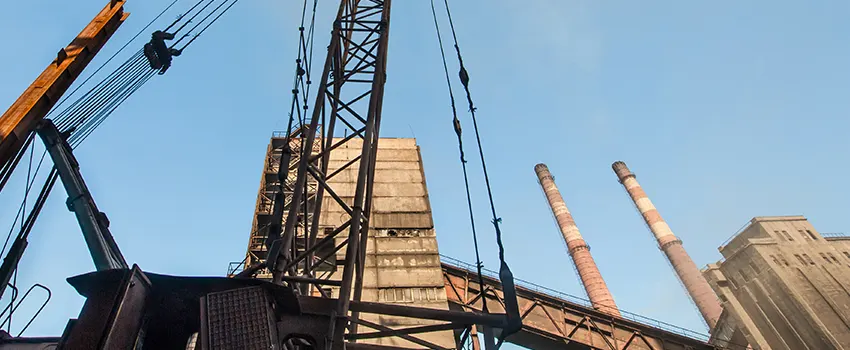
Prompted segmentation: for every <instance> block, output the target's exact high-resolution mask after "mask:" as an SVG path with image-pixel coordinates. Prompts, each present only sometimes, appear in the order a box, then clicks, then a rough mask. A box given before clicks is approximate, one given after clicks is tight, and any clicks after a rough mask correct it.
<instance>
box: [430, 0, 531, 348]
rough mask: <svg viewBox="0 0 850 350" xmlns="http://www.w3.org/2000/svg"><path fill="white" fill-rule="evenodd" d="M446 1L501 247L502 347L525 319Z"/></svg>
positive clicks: (459, 130)
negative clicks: (522, 315)
mask: <svg viewBox="0 0 850 350" xmlns="http://www.w3.org/2000/svg"><path fill="white" fill-rule="evenodd" d="M443 2H444V4H445V6H446V15H447V17H448V22H449V26H450V27H451V30H452V38H453V39H454V47H455V52H457V59H458V65H459V66H460V71H459V72H458V75H459V77H460V82H461V84H463V89H464V91H465V92H466V100H467V102H468V104H469V113H470V115H471V117H472V126H473V129H474V130H475V140H476V143H477V145H478V155H479V158H480V160H481V168H482V171H483V173H484V182H485V184H486V187H487V196H488V198H489V201H490V211H491V213H492V216H493V218H492V220H491V222H492V223H493V227H494V229H495V231H496V244H498V246H499V262H500V267H499V280H500V282H501V284H502V292H503V293H504V296H505V297H504V307H505V312H506V315H507V323H506V324H505V328H503V330H502V333H501V334H500V335H499V342H498V344H497V345H496V347H499V346H501V344H502V342H503V341H504V340H505V337H507V336H508V335H510V334H513V333H515V332H517V331H519V329H520V328H521V327H522V320H521V319H520V315H519V306H518V305H517V300H516V286H515V285H514V281H513V273H511V270H510V267H508V264H507V262H506V261H505V247H504V245H503V244H502V230H501V227H500V225H499V224H500V223H501V222H502V219H501V218H500V217H498V215H496V205H495V203H494V201H493V191H492V187H491V186H490V176H489V174H488V172H487V164H486V162H485V161H484V149H483V147H482V145H481V135H480V132H479V130H478V120H477V118H476V116H475V111H476V108H475V104H474V103H473V102H472V94H471V93H470V90H469V73H468V72H467V70H466V67H465V66H464V64H463V56H462V55H461V53H460V45H459V44H458V40H457V32H456V31H455V26H454V21H453V20H452V14H451V11H450V10H449V2H448V0H443ZM432 11H433V0H432ZM434 12H435V11H434ZM434 17H435V24H436V13H435V14H434ZM437 30H438V32H437V35H438V36H439V35H440V34H439V27H438V29H437ZM440 42H441V50H442V39H440ZM443 62H444V67H446V65H445V60H444V61H443ZM446 69H447V68H446ZM450 93H451V91H450ZM454 125H455V132H456V133H457V134H458V140H459V143H460V137H461V129H460V123H459V121H458V120H457V117H455V119H454ZM461 161H463V159H461ZM464 177H466V174H464ZM481 289H482V291H481V292H482V294H483V287H482V288H481ZM484 305H486V302H485V303H484Z"/></svg>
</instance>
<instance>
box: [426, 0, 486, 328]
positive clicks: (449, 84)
mask: <svg viewBox="0 0 850 350" xmlns="http://www.w3.org/2000/svg"><path fill="white" fill-rule="evenodd" d="M431 14H432V15H433V17H434V28H435V29H436V31H437V41H438V42H439V44H440V56H441V57H442V60H443V70H444V72H445V74H446V86H447V87H448V90H449V99H450V100H451V107H452V126H453V127H454V130H455V134H457V143H458V149H459V151H460V165H461V167H462V168H463V184H464V187H465V190H466V204H467V207H468V209H469V222H470V226H471V227H472V243H473V245H474V247H475V266H476V268H477V269H478V283H479V285H481V286H483V285H484V275H483V273H482V271H481V269H482V268H483V267H484V264H483V263H482V262H481V256H480V254H479V251H478V233H477V232H476V229H475V216H474V212H473V210H472V196H471V194H470V192H469V174H468V172H467V169H466V158H465V155H464V151H463V137H462V134H463V132H462V128H461V125H460V120H459V119H458V118H457V106H456V105H455V96H454V91H453V89H452V80H451V78H450V77H449V65H448V63H447V62H446V51H445V49H444V47H443V37H442V34H441V31H440V24H439V22H438V20H437V10H436V9H435V7H434V0H431ZM482 311H483V312H484V313H487V312H488V310H487V303H483V304H482Z"/></svg>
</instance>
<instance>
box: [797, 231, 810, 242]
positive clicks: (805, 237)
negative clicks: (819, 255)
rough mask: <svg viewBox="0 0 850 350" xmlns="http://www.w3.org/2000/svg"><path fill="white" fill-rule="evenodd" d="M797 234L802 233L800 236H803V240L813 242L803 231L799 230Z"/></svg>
mask: <svg viewBox="0 0 850 350" xmlns="http://www.w3.org/2000/svg"><path fill="white" fill-rule="evenodd" d="M797 232H799V233H800V236H803V239H804V240H807V241H811V240H812V239H811V238H809V235H807V234H806V232H805V231H803V230H797Z"/></svg>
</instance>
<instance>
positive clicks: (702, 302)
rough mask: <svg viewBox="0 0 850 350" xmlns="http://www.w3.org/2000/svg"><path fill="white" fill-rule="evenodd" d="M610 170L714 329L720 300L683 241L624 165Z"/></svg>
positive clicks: (616, 163) (719, 309)
mask: <svg viewBox="0 0 850 350" xmlns="http://www.w3.org/2000/svg"><path fill="white" fill-rule="evenodd" d="M612 168H614V173H616V174H617V179H619V180H620V183H621V184H623V187H625V188H626V191H627V192H628V193H629V196H630V197H632V201H634V203H635V206H636V207H637V209H638V211H639V212H640V214H641V215H642V216H643V219H644V220H645V221H646V225H647V226H649V230H650V231H652V234H653V235H655V239H656V240H658V247H659V248H660V249H661V251H663V252H664V254H666V255H667V259H669V260H670V264H671V265H673V269H674V270H675V271H676V275H678V276H679V280H680V281H682V284H683V285H684V286H685V289H687V291H688V294H689V295H690V297H691V300H693V301H694V304H696V306H697V309H699V312H700V313H701V314H702V317H703V319H705V323H706V324H708V328H709V329H714V325H715V324H716V323H717V319H718V318H720V313H721V312H722V311H723V308H722V307H721V306H720V301H718V300H717V295H715V294H714V291H712V289H711V286H709V284H708V282H707V281H706V280H705V278H704V277H703V276H702V274H701V273H700V271H699V269H698V268H697V265H696V264H694V261H693V260H691V257H690V256H689V255H688V252H686V251H685V248H684V247H682V241H681V240H679V239H678V238H676V236H675V235H673V231H672V230H670V226H667V223H666V222H664V219H662V218H661V215H660V214H658V210H657V209H655V206H654V205H652V202H650V201H649V198H648V197H647V196H646V193H645V192H643V189H642V188H641V187H640V184H638V182H637V179H636V178H635V174H633V173H632V172H631V171H630V170H629V168H628V167H627V166H626V163H623V162H614V164H613V165H612Z"/></svg>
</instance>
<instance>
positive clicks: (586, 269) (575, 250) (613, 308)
mask: <svg viewBox="0 0 850 350" xmlns="http://www.w3.org/2000/svg"><path fill="white" fill-rule="evenodd" d="M534 171H535V172H536V173H537V179H538V180H540V186H542V187H543V192H545V193H546V199H547V200H548V201H549V206H550V207H551V208H552V213H553V214H555V219H556V220H557V221H558V227H560V229H561V234H562V235H563V236H564V241H566V242H567V249H568V250H569V252H570V257H572V258H573V262H574V263H575V264H576V270H578V275H579V277H580V278H581V283H582V284H584V289H585V290H586V291H587V296H588V298H590V303H591V304H593V308H595V309H597V310H599V311H602V312H605V313H607V314H609V315H614V316H620V311H619V310H617V304H615V303H614V297H612V296H611V292H609V291H608V286H607V285H605V280H603V279H602V274H601V273H599V268H597V267H596V262H594V261H593V257H592V256H591V255H590V248H589V247H588V246H587V243H585V241H584V238H582V237H581V233H579V231H578V227H576V222H575V220H573V216H572V214H570V210H569V209H567V204H566V203H564V199H563V198H562V197H561V192H560V191H558V187H556V186H555V180H554V179H552V174H551V173H549V168H548V167H547V166H546V164H537V165H535V166H534Z"/></svg>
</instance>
